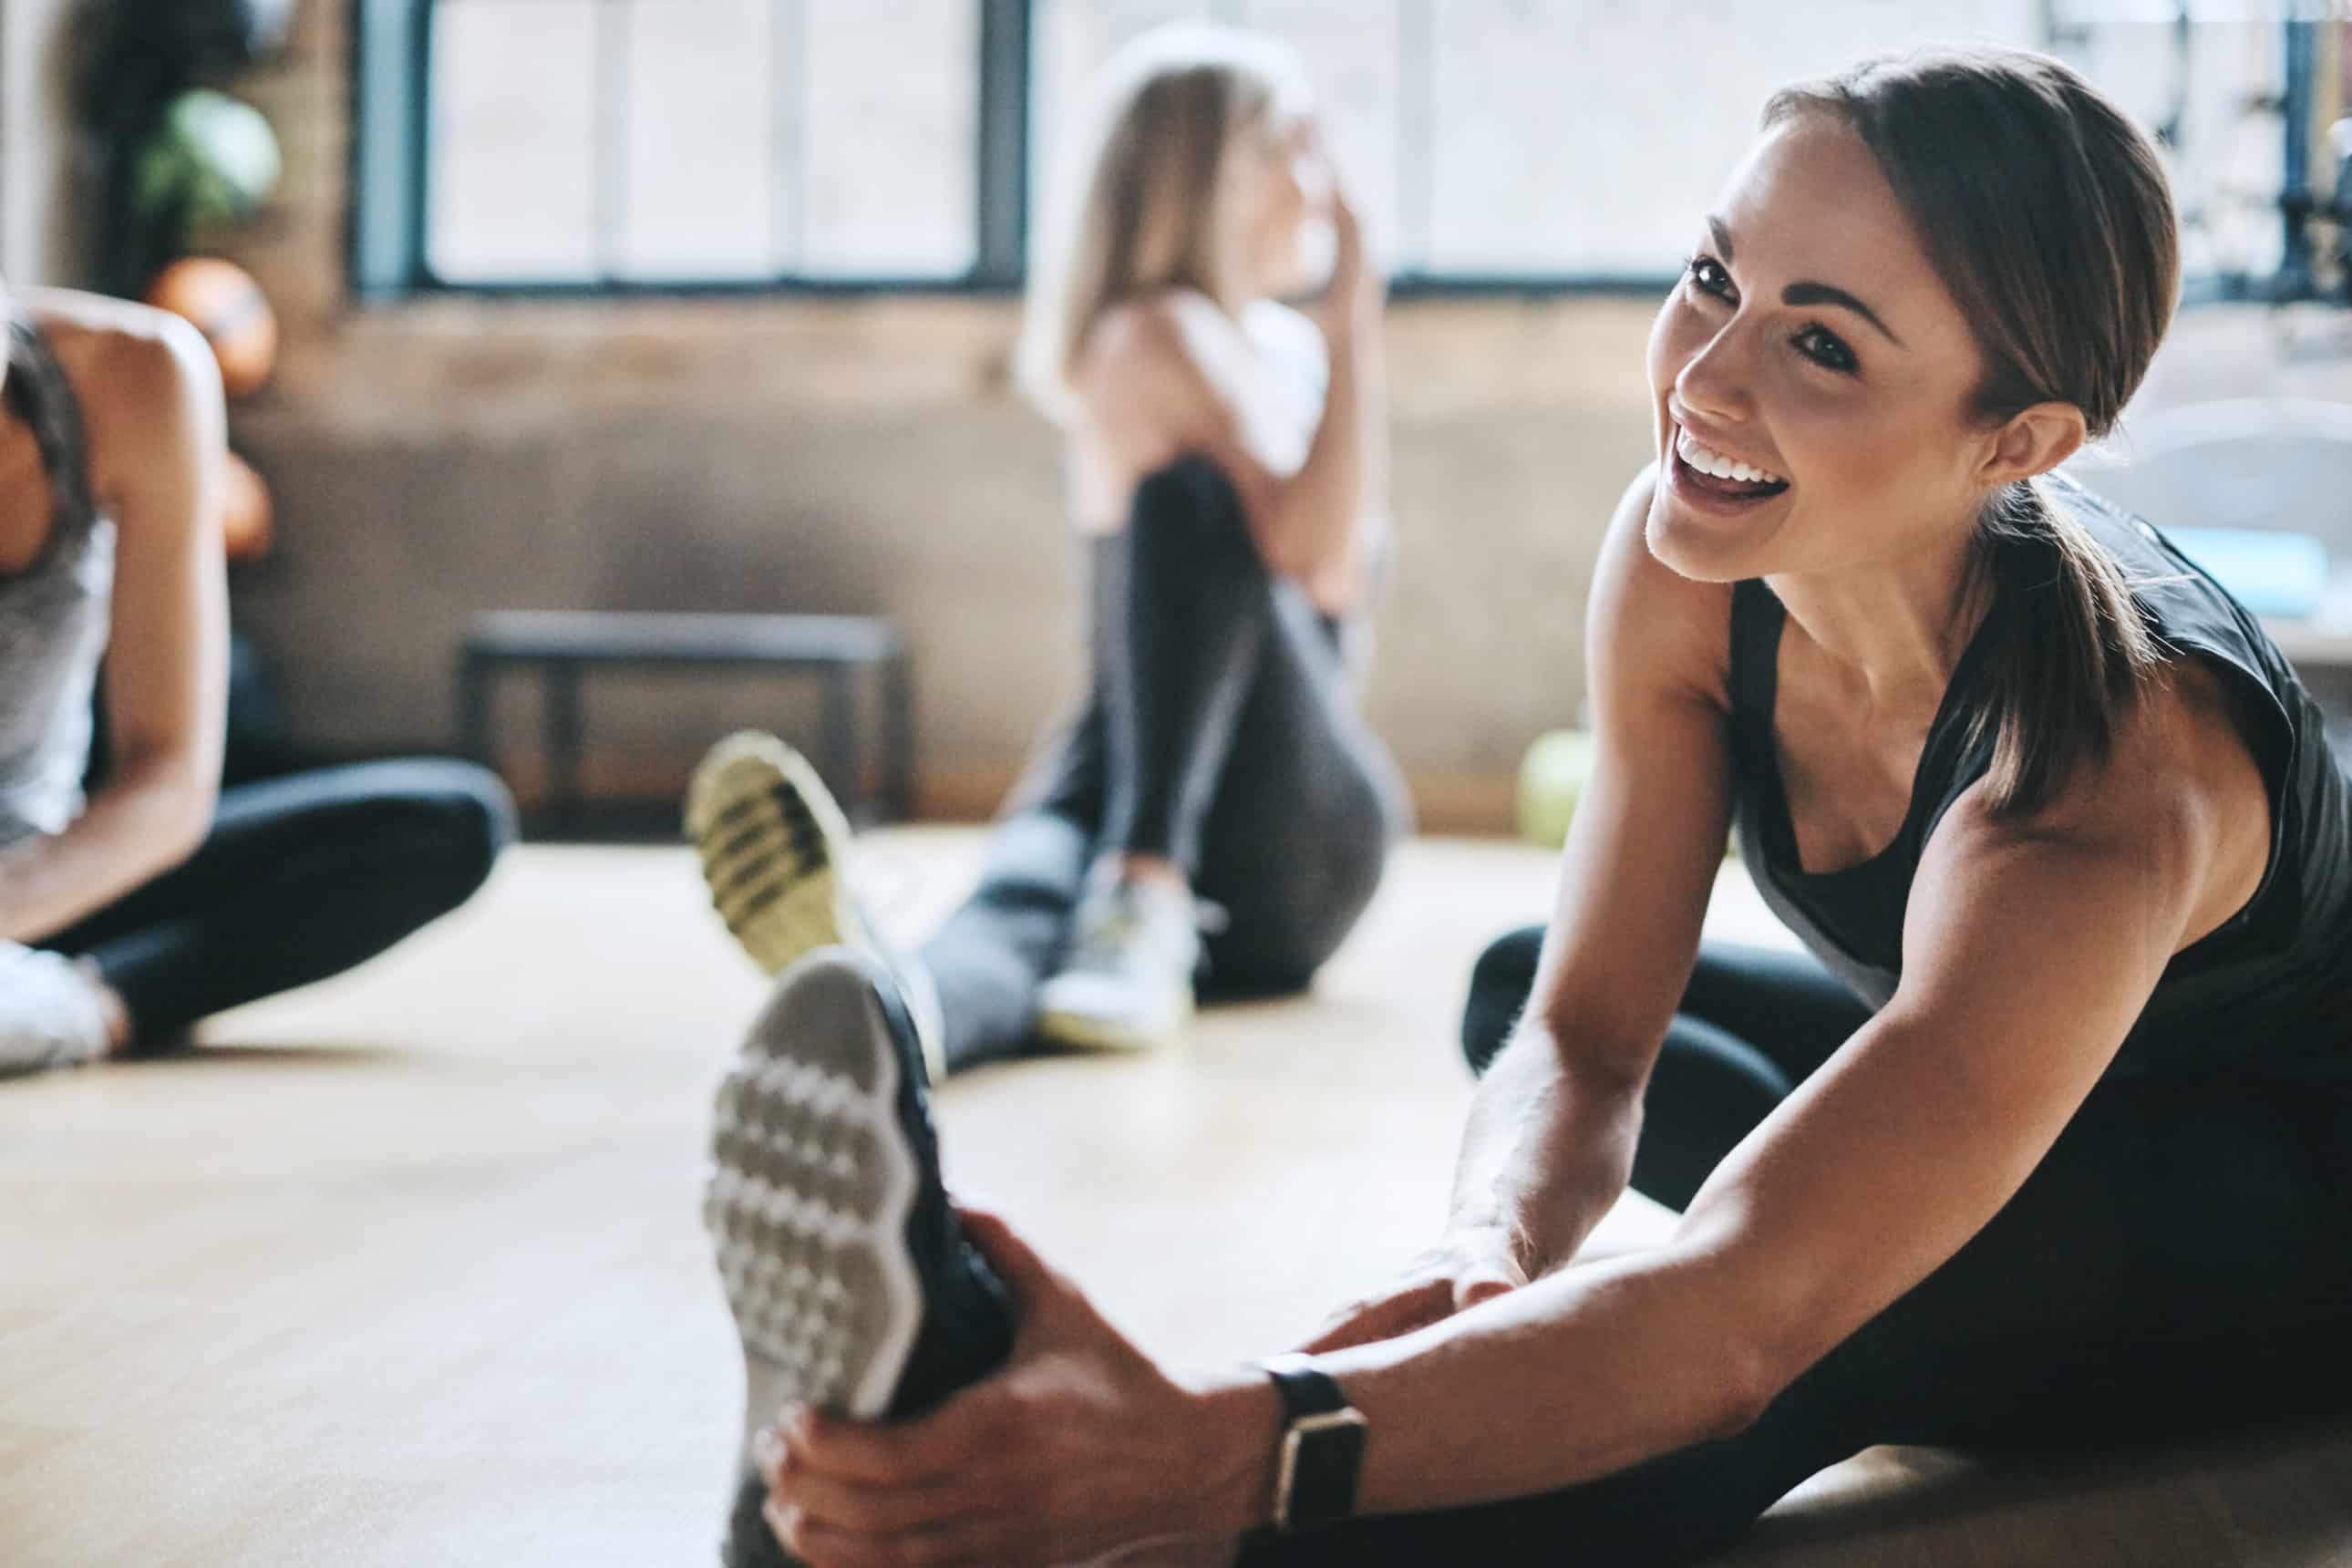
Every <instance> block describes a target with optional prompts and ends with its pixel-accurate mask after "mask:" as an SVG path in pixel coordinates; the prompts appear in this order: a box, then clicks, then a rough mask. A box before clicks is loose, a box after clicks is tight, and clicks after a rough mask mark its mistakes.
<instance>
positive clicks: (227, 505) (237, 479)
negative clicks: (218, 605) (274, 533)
mask: <svg viewBox="0 0 2352 1568" xmlns="http://www.w3.org/2000/svg"><path fill="white" fill-rule="evenodd" d="M223 489H224V491H225V493H224V495H223V497H222V504H221V542H222V543H223V544H225V545H226V546H227V547H228V558H229V559H230V560H231V561H251V560H253V559H254V558H256V557H257V556H259V555H261V554H263V553H264V552H267V551H268V549H269V535H270V524H271V522H272V521H273V514H274V511H275V508H274V507H273V506H272V505H271V503H270V500H269V487H268V485H267V484H265V483H264V482H263V481H262V478H261V476H260V475H259V474H257V473H255V472H254V471H253V465H252V464H250V463H248V462H247V461H246V460H245V459H244V458H240V457H238V456H237V455H236V453H235V452H231V453H230V454H229V455H228V482H227V484H226V486H224V487H223Z"/></svg>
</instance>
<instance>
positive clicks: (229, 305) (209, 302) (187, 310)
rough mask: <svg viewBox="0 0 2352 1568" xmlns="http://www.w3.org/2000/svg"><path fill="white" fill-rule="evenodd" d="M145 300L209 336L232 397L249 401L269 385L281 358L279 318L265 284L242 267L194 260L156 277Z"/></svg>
mask: <svg viewBox="0 0 2352 1568" xmlns="http://www.w3.org/2000/svg"><path fill="white" fill-rule="evenodd" d="M146 300H147V303H149V304H150V305H152V306H154V307H155V308H156V309H157V310H169V311H171V312H172V314H173V315H175V316H179V317H181V318H183V319H184V320H186V321H189V322H191V323H193V324H194V327H195V329H196V331H200V332H202V333H204V335H205V342H208V343H210V344H211V345H212V348H213V357H214V358H215V359H217V360H218V361H219V362H220V372H221V385H222V387H223V388H224V389H225V390H226V392H227V393H228V395H230V396H231V397H249V396H251V395H253V394H255V393H257V392H258V391H260V390H261V388H262V387H263V386H264V385H265V384H267V383H268V380H269V373H270V370H271V368H272V367H273V366H274V365H275V364H276V363H277V359H278V316H277V313H276V312H275V311H273V310H270V308H269V300H268V296H266V295H264V294H263V293H262V291H261V285H260V284H258V283H256V282H255V281H254V280H253V278H252V276H251V275H250V274H248V273H247V271H246V270H245V269H244V268H241V267H238V266H236V264H234V263H233V262H227V261H223V260H221V259H220V258H217V257H210V256H192V257H189V258H186V259H185V260H183V261H175V262H173V263H172V265H171V266H169V267H166V268H163V271H161V272H159V273H157V274H156V275H155V280H154V281H153V282H152V283H151V284H149V285H148V286H147V294H146Z"/></svg>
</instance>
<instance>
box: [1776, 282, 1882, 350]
mask: <svg viewBox="0 0 2352 1568" xmlns="http://www.w3.org/2000/svg"><path fill="white" fill-rule="evenodd" d="M1780 303H1782V304H1783V305H1840V306H1843V307H1844V308H1845V309H1846V310H1852V311H1853V313H1854V314H1855V315H1857V316H1860V317H1861V318H1862V319H1863V320H1864V321H1868V322H1869V323H1870V324H1871V325H1872V326H1874V327H1876V328H1877V329H1878V330H1879V331H1882V332H1884V333H1885V334H1886V341H1887V342H1890V343H1893V344H1894V345H1895V347H1896V348H1898V349H1899V348H1901V347H1903V346H1904V345H1903V340H1902V339H1901V338H1898V337H1896V336H1895V331H1894V329H1893V328H1891V327H1889V326H1888V325H1887V324H1886V323H1885V322H1884V321H1880V320H1879V319H1878V312H1877V311H1875V310H1872V309H1871V308H1870V307H1869V306H1867V305H1865V304H1864V303H1863V302H1862V301H1861V300H1857V299H1855V298H1854V297H1853V295H1851V294H1849V293H1847V292H1846V291H1845V290H1844V289H1832V287H1830V286H1829V285H1828V284H1826V283H1791V284H1790V285H1789V286H1788V287H1787V288H1786V289H1781V290H1780Z"/></svg>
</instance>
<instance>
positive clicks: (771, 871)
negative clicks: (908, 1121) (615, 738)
mask: <svg viewBox="0 0 2352 1568" xmlns="http://www.w3.org/2000/svg"><path fill="white" fill-rule="evenodd" d="M686 835H687V837H688V838H690V839H692V840H693V841H694V846H695V849H696V851H697V853H698V856H699V858H700V859H701V861H702V879H703V881H704V882H705V883H707V884H708V885H709V889H710V902H711V906H712V907H713V908H714V909H716V910H718V911H719V919H721V920H723V921H726V922H727V929H728V931H730V932H731V933H733V935H734V938H735V941H736V942H737V944H738V945H740V947H741V948H742V949H743V952H744V955H745V956H746V957H748V958H749V959H751V962H752V963H756V964H758V965H759V966H760V971H761V973H763V974H781V973H783V972H784V971H785V970H787V969H789V968H791V967H792V966H793V963H797V962H798V961H799V960H800V959H801V958H802V957H803V956H805V955H806V954H808V953H811V952H815V951H816V950H817V949H818V948H821V947H851V948H856V949H859V950H861V951H863V952H869V953H872V954H874V955H875V956H876V957H877V958H879V959H881V960H882V962H883V963H885V964H887V965H888V967H889V969H890V973H891V976H892V978H893V979H895V980H896V981H897V982H898V990H899V992H900V993H901V994H902V995H903V996H904V997H905V999H906V1003H907V1008H908V1012H910V1013H912V1014H913V1015H914V1018H915V1032H916V1035H917V1037H919V1039H920V1040H921V1042H922V1050H923V1065H924V1067H925V1068H927V1069H928V1070H929V1073H930V1078H931V1081H932V1082H933V1083H937V1082H939V1081H940V1079H942V1078H944V1077H945V1076H946V1075H947V1062H946V1058H945V1056H944V1050H945V1041H946V1038H947V1032H946V1027H945V1026H944V1024H943V1023H942V1022H941V1020H940V998H939V989H938V987H937V986H936V985H935V984H933V983H932V980H931V972H930V971H929V969H928V968H926V967H924V965H923V963H922V962H921V960H919V959H918V958H916V957H915V956H914V955H913V954H912V953H906V952H898V951H897V950H896V949H895V948H894V947H892V946H891V945H890V944H888V943H887V942H884V941H883V940H882V938H881V936H880V933H879V932H878V931H877V930H876V927H875V924H874V922H873V921H871V920H870V919H868V918H867V917H866V913H865V911H864V910H862V909H861V908H860V907H859V905H858V901H857V900H856V897H855V896H854V895H853V894H852V892H851V891H850V886H849V858H850V838H851V834H850V827H849V819H848V817H846V816H844V815H842V810H841V806H840V805H839V804H838V803H837V802H835V800H834V798H833V792H832V791H831V790H829V789H827V788H825V787H824V780H823V779H821V778H819V777H818V776H817V771H816V769H815V768H814V767H812V766H811V765H810V764H809V760H808V759H807V758H806V757H803V756H802V755H801V754H800V752H796V751H794V750H793V748H792V747H790V746H788V745H786V744H784V742H782V741H779V740H778V739H776V738H775V737H774V736H773V735H769V734H763V733H761V731H757V730H744V731H738V732H737V733H735V734H732V735H730V736H728V737H727V738H726V739H725V740H723V741H721V742H719V743H718V744H717V745H715V746H713V747H711V748H710V751H709V753H708V754H707V755H706V756H704V758H703V759H702V762H701V763H700V764H699V765H698V766H697V767H696V768H695V770H694V782H693V784H690V785H688V788H687V793H686Z"/></svg>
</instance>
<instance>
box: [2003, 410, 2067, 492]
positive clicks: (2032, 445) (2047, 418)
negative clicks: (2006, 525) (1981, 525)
mask: <svg viewBox="0 0 2352 1568" xmlns="http://www.w3.org/2000/svg"><path fill="white" fill-rule="evenodd" d="M2088 434H2089V428H2088V426H2086V425H2085V424H2084V419H2083V411H2082V410H2081V409H2079V408H2077V407H2075V406H2074V405H2073V404H2071V403H2058V402H2051V403H2037V404H2035V405H2033V406H2032V407H2031V408H2026V409H2021V410H2020V411H2019V412H2017V413H2015V414H2012V415H2011V416H2009V418H2008V419H2007V420H2006V421H2004V422H2003V423H2002V425H2001V426H2000V428H1999V429H1998V430H1995V431H1994V432H1993V435H1992V444H1991V446H1990V447H1988V448H1987V449H1986V452H1985V456H1984V460H1983V461H1982V462H1981V463H1979V465H1978V466H1977V479H1978V482H1979V483H1980V484H1982V485H1984V486H1985V488H1986V489H2000V487H2002V486H2004V485H2011V484H2015V483H2016V482H2017V481H2018V480H2020V479H2032V478H2033V477H2034V476H2035V475H2036V474H2046V473H2048V472H2049V471H2050V470H2051V469H2053V468H2056V467H2057V466H2058V465H2059V464H2061V463H2063V462H2064V461H2065V460H2066V459H2067V458H2071V457H2073V456H2074V454H2075V453H2076V452H2079V451H2081V450H2082V449H2083V442H2084V437H2086V436H2087V435H2088Z"/></svg>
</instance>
